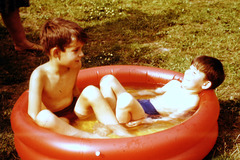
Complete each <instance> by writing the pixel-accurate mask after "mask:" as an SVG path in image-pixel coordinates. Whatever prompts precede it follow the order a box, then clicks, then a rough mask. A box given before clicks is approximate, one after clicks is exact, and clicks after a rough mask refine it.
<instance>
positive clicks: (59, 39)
mask: <svg viewBox="0 0 240 160" xmlns="http://www.w3.org/2000/svg"><path fill="white" fill-rule="evenodd" d="M73 37H74V38H76V39H77V40H78V41H80V42H82V43H83V44H84V43H86V42H87V39H88V37H87V34H86V33H85V32H84V31H83V29H82V28H81V27H80V26H79V25H78V24H77V23H75V22H72V21H68V20H65V19H62V18H54V19H52V20H50V21H47V22H46V23H45V24H44V25H43V27H42V30H41V33H40V43H41V45H42V46H43V48H44V52H46V53H49V52H50V50H51V49H52V48H54V47H58V48H59V49H60V50H62V51H64V50H65V49H64V48H65V47H66V46H68V45H69V44H70V43H71V42H72V38H73Z"/></svg>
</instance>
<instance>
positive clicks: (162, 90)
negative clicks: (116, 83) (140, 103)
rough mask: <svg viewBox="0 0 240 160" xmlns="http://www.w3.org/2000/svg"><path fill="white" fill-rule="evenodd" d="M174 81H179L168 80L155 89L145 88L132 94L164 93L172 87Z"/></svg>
mask: <svg viewBox="0 0 240 160" xmlns="http://www.w3.org/2000/svg"><path fill="white" fill-rule="evenodd" d="M176 83H180V82H179V81H176V80H172V81H169V82H168V83H167V84H165V85H164V86H163V87H158V88H156V89H146V90H141V91H138V92H137V93H134V94H133V96H145V95H149V96H156V95H159V94H164V93H165V92H166V91H167V90H168V89H169V88H170V87H174V86H175V84H176Z"/></svg>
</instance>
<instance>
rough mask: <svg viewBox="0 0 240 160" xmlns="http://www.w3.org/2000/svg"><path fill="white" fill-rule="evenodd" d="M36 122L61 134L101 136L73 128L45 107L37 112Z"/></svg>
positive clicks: (89, 136)
mask: <svg viewBox="0 0 240 160" xmlns="http://www.w3.org/2000/svg"><path fill="white" fill-rule="evenodd" d="M36 123H37V124H38V125H39V126H41V127H43V128H47V129H49V130H51V131H53V132H56V133H59V134H63V135H68V136H74V137H81V138H103V137H100V136H99V135H97V134H91V133H88V132H84V131H81V130H79V129H77V128H74V127H73V126H71V125H70V124H68V123H67V122H65V121H64V120H62V119H60V118H59V117H57V116H56V115H55V114H53V113H52V112H51V111H49V110H47V109H44V110H42V111H40V112H39V114H38V115H37V117H36Z"/></svg>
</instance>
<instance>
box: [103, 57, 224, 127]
mask: <svg viewBox="0 0 240 160" xmlns="http://www.w3.org/2000/svg"><path fill="white" fill-rule="evenodd" d="M224 78H225V75H224V70H223V66H222V63H221V62H220V61H219V60H218V59H216V58H213V57H208V56H199V57H197V58H195V59H194V60H193V61H192V64H191V66H190V68H189V69H188V70H186V72H185V74H184V78H183V81H182V82H180V81H177V80H172V81H170V82H168V83H167V84H166V85H165V86H163V87H162V88H157V89H155V90H153V91H152V92H150V94H151V93H153V92H154V93H156V94H159V95H158V96H156V97H154V98H150V99H147V100H137V99H135V98H134V97H133V96H132V95H131V94H129V93H127V92H126V90H125V89H124V87H123V86H122V85H121V84H120V82H119V81H118V80H117V79H116V78H115V77H114V76H113V75H106V76H104V77H103V78H102V80H101V82H100V90H101V92H102V94H103V96H104V98H105V99H106V100H107V101H108V103H109V104H110V106H111V108H112V109H113V110H115V111H116V117H117V120H118V122H119V123H124V124H126V125H127V126H129V127H132V126H136V125H139V124H141V123H153V122H156V121H167V120H172V119H175V118H179V117H181V116H183V115H184V114H186V113H187V112H188V111H190V110H192V109H194V108H195V107H196V106H198V102H199V96H198V94H199V93H200V92H201V91H202V90H206V89H215V88H216V87H218V86H219V85H220V84H221V83H222V82H223V81H224ZM139 94H142V93H139ZM148 115H160V116H161V118H159V119H152V118H147V116H148ZM103 116H104V115H103Z"/></svg>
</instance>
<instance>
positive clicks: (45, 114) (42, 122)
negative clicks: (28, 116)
mask: <svg viewBox="0 0 240 160" xmlns="http://www.w3.org/2000/svg"><path fill="white" fill-rule="evenodd" d="M54 116H55V115H54V114H53V113H52V112H51V111H49V110H47V109H44V110H42V111H40V112H39V113H38V115H37V117H36V123H37V124H38V125H39V126H41V127H44V128H49V127H51V126H52V125H53V123H54Z"/></svg>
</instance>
